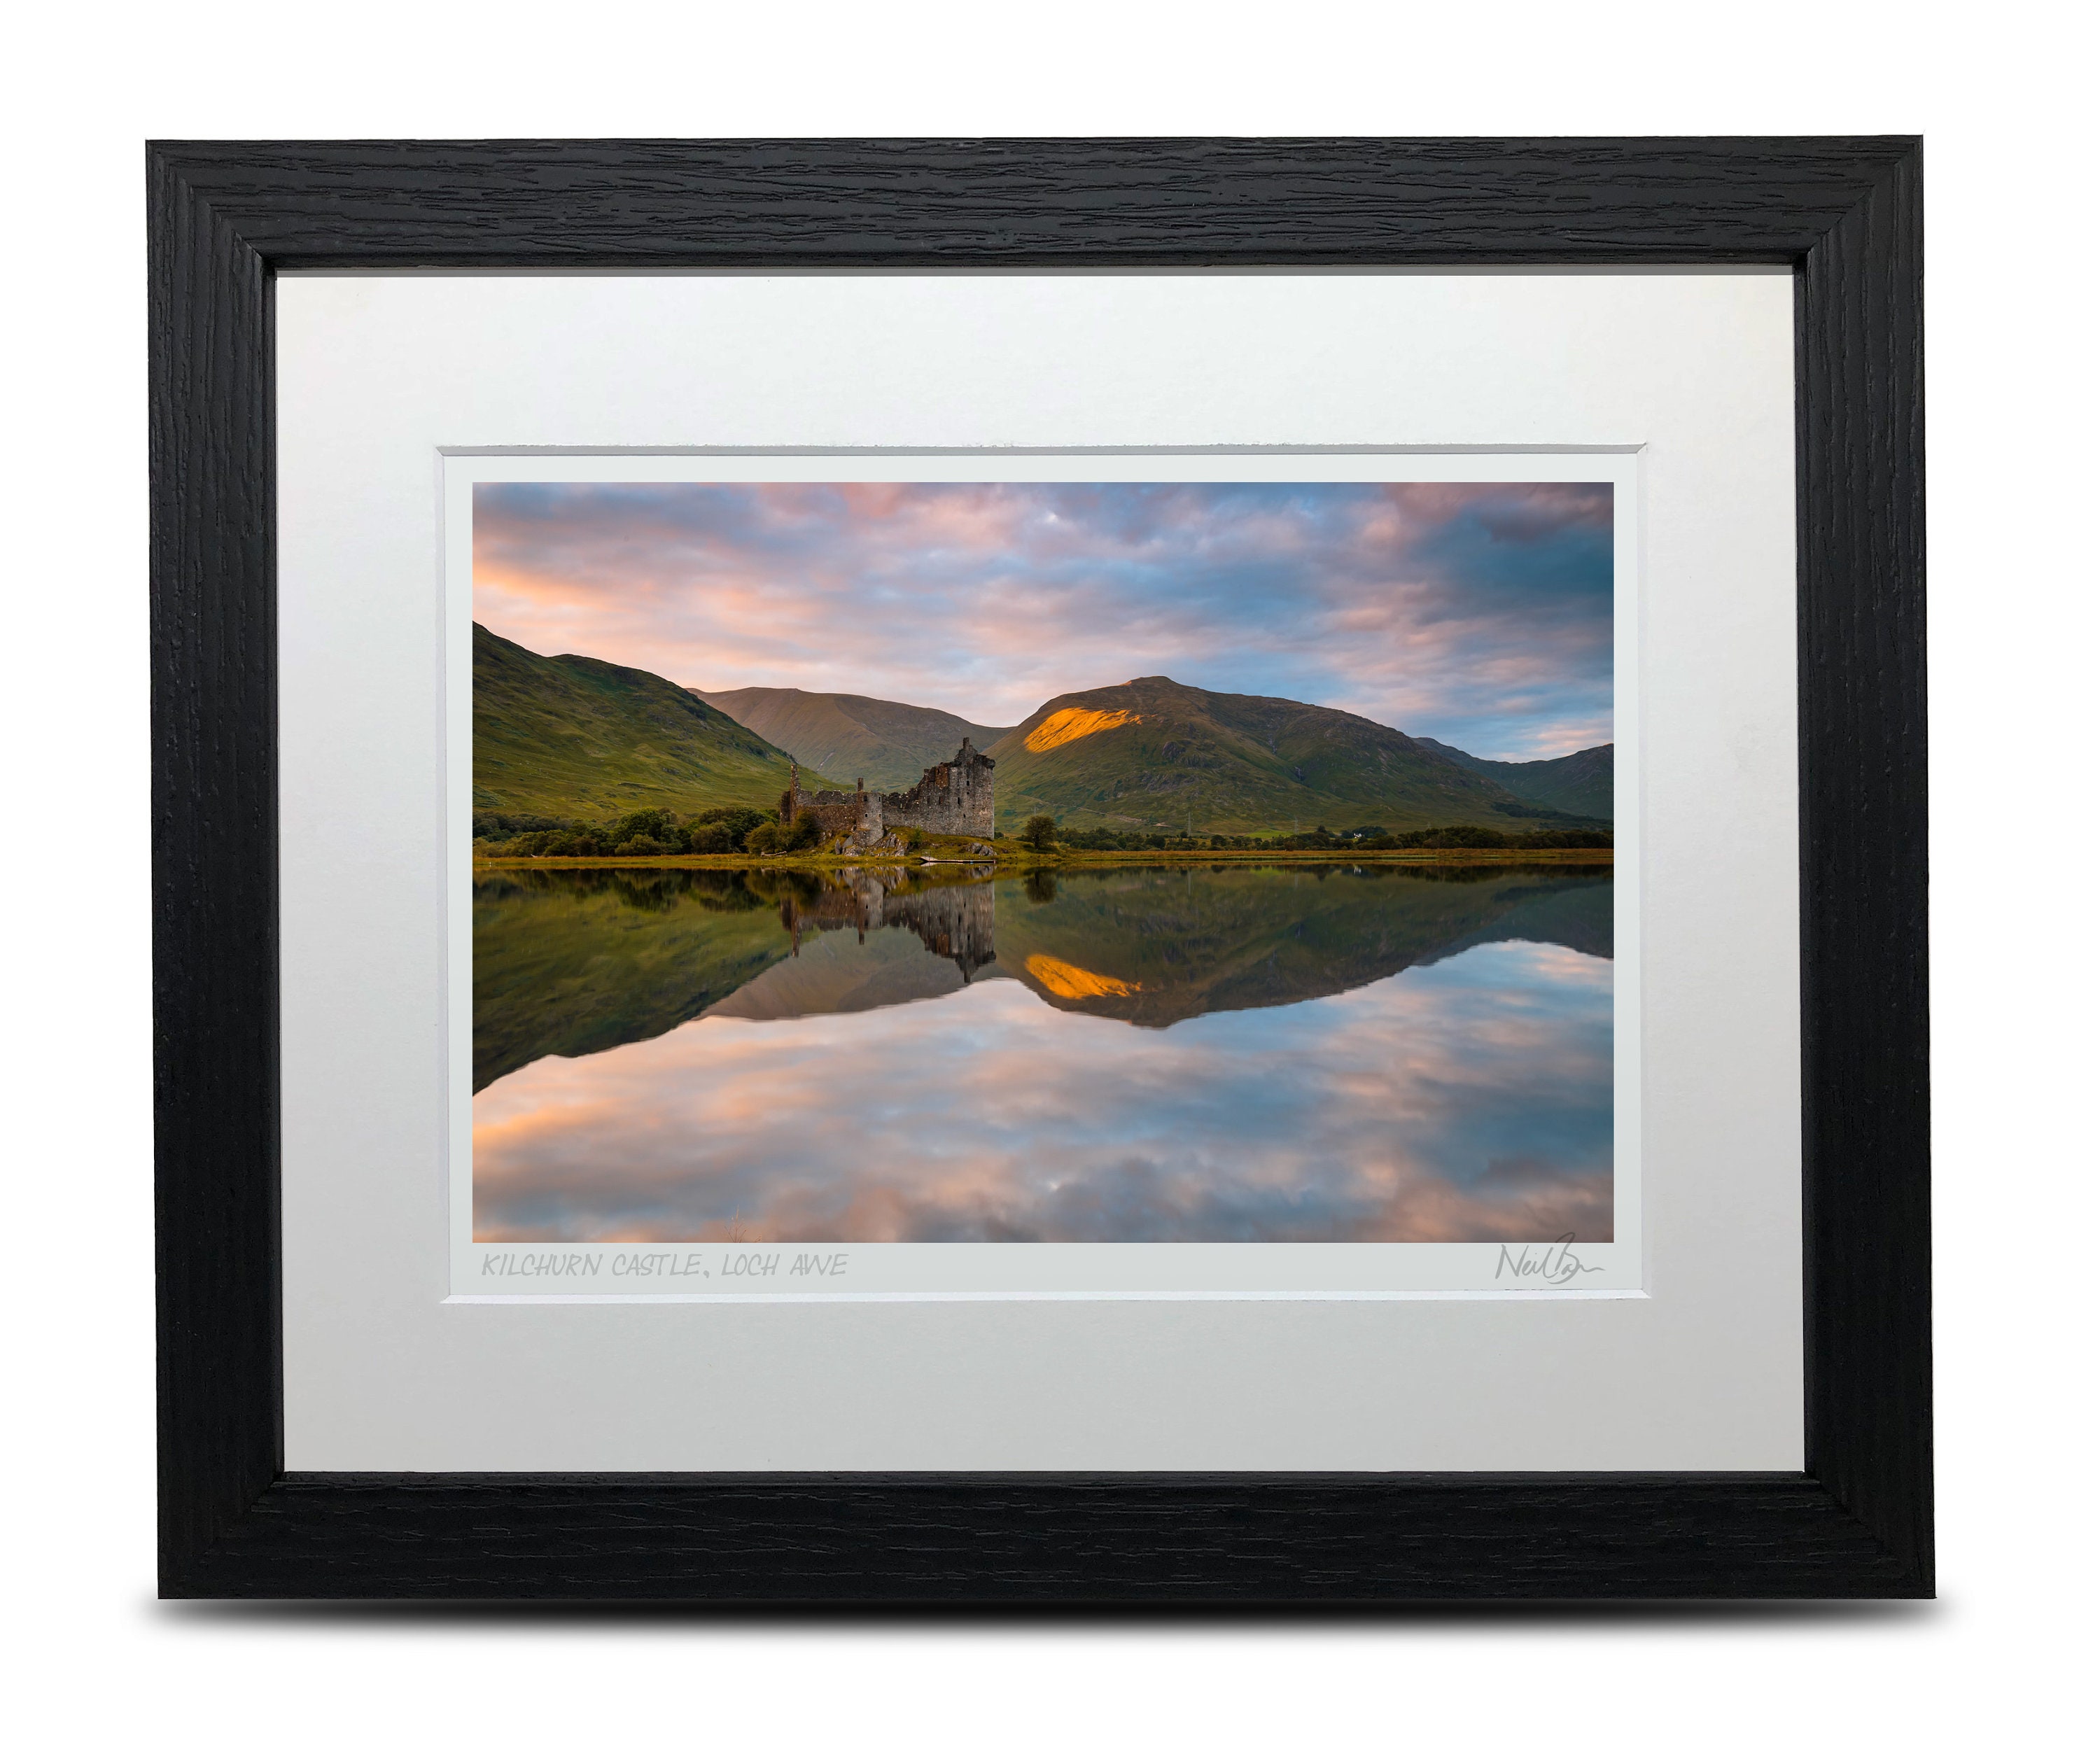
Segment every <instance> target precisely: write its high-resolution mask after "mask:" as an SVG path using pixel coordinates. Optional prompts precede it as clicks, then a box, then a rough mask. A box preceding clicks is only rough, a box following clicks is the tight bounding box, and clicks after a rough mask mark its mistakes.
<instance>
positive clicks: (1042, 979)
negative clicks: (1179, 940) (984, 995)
mask: <svg viewBox="0 0 2100 1747" xmlns="http://www.w3.org/2000/svg"><path fill="white" fill-rule="evenodd" d="M1065 713H1066V714H1067V715H1072V714H1076V713H1077V712H1074V711H1067V712H1065ZM1024 968H1025V969H1026V971H1027V973H1028V974H1029V975H1030V976H1031V977H1034V978H1035V980H1036V981H1037V982H1039V983H1041V984H1042V985H1043V987H1044V988H1046V989H1048V990H1049V991H1050V992H1051V993H1052V995H1063V996H1064V997H1065V999H1066V1000H1068V1001H1083V1000H1085V999H1087V996H1089V995H1136V994H1139V993H1140V992H1141V991H1142V990H1144V987H1145V985H1144V984H1143V983H1141V982H1123V979H1122V978H1121V977H1101V976H1097V975H1096V974H1095V973H1093V972H1092V971H1083V970H1081V969H1080V968H1079V966H1078V965H1076V964H1066V963H1065V961H1064V960H1062V959H1053V958H1052V957H1051V956H1050V955H1048V953H1044V952H1031V953H1030V954H1029V955H1028V958H1027V961H1026V965H1025V966H1024Z"/></svg>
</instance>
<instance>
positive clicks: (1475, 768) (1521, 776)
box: [1415, 739, 1612, 819]
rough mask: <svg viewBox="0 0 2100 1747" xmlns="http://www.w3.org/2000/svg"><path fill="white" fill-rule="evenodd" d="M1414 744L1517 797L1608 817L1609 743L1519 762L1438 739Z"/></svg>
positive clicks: (1588, 815)
mask: <svg viewBox="0 0 2100 1747" xmlns="http://www.w3.org/2000/svg"><path fill="white" fill-rule="evenodd" d="M1415 744H1416V745H1418V746H1426V747H1427V748H1430V749H1431V750H1432V752H1437V753H1439V754H1440V755H1441V756H1442V757H1445V758H1448V759H1449V760H1450V761H1451V762H1452V763H1453V764H1454V765H1458V768H1459V769H1460V770H1470V771H1471V772H1472V773H1473V774H1474V775H1476V776H1484V777H1485V778H1486V779H1488V780H1489V782H1491V783H1501V784H1502V787H1504V788H1506V789H1507V790H1508V791H1509V792H1511V794H1512V795H1515V796H1516V797H1517V799H1518V800H1520V801H1530V802H1532V803H1533V805H1537V806H1542V807H1551V808H1553V809H1554V810H1555V811H1557V812H1561V813H1573V814H1580V815H1581V816H1582V817H1583V818H1593V819H1608V818H1611V816H1612V748H1610V747H1609V746H1608V745H1607V746H1590V747H1585V748H1583V749H1582V751H1581V752H1570V753H1568V756H1567V757H1564V758H1533V759H1527V760H1525V761H1522V762H1520V763H1519V762H1505V761H1502V760H1499V759H1493V758H1476V757H1474V756H1473V755H1472V754H1471V752H1460V751H1459V750H1458V748H1457V747H1455V746H1446V745H1445V743H1443V742H1442V741H1441V740H1431V739H1417V740H1416V741H1415Z"/></svg>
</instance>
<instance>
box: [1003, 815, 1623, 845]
mask: <svg viewBox="0 0 2100 1747" xmlns="http://www.w3.org/2000/svg"><path fill="white" fill-rule="evenodd" d="M1021 836H1022V839H1023V840H1024V841H1026V842H1027V843H1028V845H1029V847H1030V848H1031V849H1043V850H1048V849H1050V848H1052V846H1053V845H1063V846H1064V847H1065V848H1066V849H1124V850H1131V849H1237V850H1242V851H1260V850H1268V849H1327V850H1346V849H1362V850H1366V851H1376V850H1379V849H1610V848H1611V847H1612V834H1611V832H1608V831H1496V830H1494V829H1493V828H1492V827H1489V826H1485V825H1436V826H1432V827H1427V828H1425V829H1423V830H1420V831H1398V832H1396V831H1392V830H1390V829H1388V828H1387V827H1385V826H1383V825H1365V826H1361V827H1357V829H1355V830H1353V831H1339V832H1337V831H1330V830H1329V829H1328V828H1327V827H1326V826H1324V825H1320V826H1316V827H1313V829H1312V830H1311V831H1308V832H1291V833H1289V834H1287V835H1285V836H1274V837H1263V836H1226V835H1224V834H1222V833H1219V832H1211V833H1208V834H1201V833H1197V834H1191V833H1179V834H1176V833H1171V832H1132V831H1108V830H1102V829H1096V830H1091V831H1067V830H1065V828H1064V827H1061V826H1059V825H1057V824H1055V823H1053V822H1052V821H1051V820H1049V819H1048V818H1047V817H1046V816H1045V815H1043V814H1037V815H1035V818H1031V819H1030V820H1029V822H1028V823H1027V824H1026V825H1025V826H1023V827H1021Z"/></svg>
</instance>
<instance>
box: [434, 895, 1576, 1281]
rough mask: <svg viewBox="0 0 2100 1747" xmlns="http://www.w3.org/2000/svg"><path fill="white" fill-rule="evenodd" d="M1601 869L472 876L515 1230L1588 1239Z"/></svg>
mask: <svg viewBox="0 0 2100 1747" xmlns="http://www.w3.org/2000/svg"><path fill="white" fill-rule="evenodd" d="M474 1088H475V1091H474V1235H475V1237H477V1238H478V1239H481V1240H483V1241H514V1242H593V1241H598V1242H604V1241H627V1242H641V1241H646V1242H720V1241H731V1242H735V1241H744V1242H825V1241H832V1242H878V1241H898V1242H943V1241H949V1242H958V1241H959V1242H999V1241H1012V1242H1168V1241H1185V1242H1482V1241H1509V1240H1512V1239H1522V1240H1551V1239H1552V1238H1555V1237H1560V1236H1562V1235H1564V1234H1567V1235H1572V1236H1573V1237H1575V1238H1576V1239H1577V1240H1578V1241H1583V1242H1603V1241H1606V1240H1608V1239H1609V1237H1611V1235H1612V876H1611V872H1610V870H1609V869H1608V868H1600V867H1546V866H1535V865H1534V866H1526V867H1480V866H1466V867H1440V866H1420V865H1410V866H1393V865H1390V864H1385V865H1377V864H1365V865H1363V866H1361V867H1352V866H1351V865H1349V864H1347V863H1335V862H1326V863H1318V864H1307V863H1298V864H1291V865H1274V866H1263V865H1248V864H1223V865H1209V864H1202V863H1178V864H1173V865H1160V866H1149V867H1148V866H1131V865H1125V866H1118V867H1098V868H1075V869H1070V870H1059V871H1048V870H1043V871H1037V872H1033V873H1028V874H1003V875H999V876H986V875H984V874H982V873H980V872H978V871H974V870H970V869H964V868H955V867H929V868H924V869H920V870H916V871H911V872H907V871H902V870H899V869H897V868H894V867H892V868H889V869H885V870H882V871H876V870H874V869H867V870H846V871H841V872H839V873H837V874H825V875H815V874H808V873H800V872H788V871H774V870H766V869H753V870H748V871H720V870H701V869H672V868H637V869H634V870H632V871H630V870H627V869H606V868H593V869H584V868H570V869H517V870H505V871H486V872H483V873H482V874H479V875H478V876H476V878H475V881H474Z"/></svg>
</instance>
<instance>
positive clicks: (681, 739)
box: [474, 624, 836, 819]
mask: <svg viewBox="0 0 2100 1747" xmlns="http://www.w3.org/2000/svg"><path fill="white" fill-rule="evenodd" d="M787 772H788V760H787V753H785V752H783V751H782V750H781V749H780V748H779V747H777V746H775V745H773V744H772V743H770V742H769V741H767V740H765V739H763V738H762V737H761V736H760V735H757V734H754V733H752V731H751V730H750V729H748V728H746V727H744V726H743V725H742V724H740V723H739V722H737V721H735V720H734V719H733V718H731V717H730V716H729V715H728V714H727V713H726V712H723V711H721V710H718V709H716V708H713V707H712V706H711V705H709V704H705V703H703V702H702V701H701V700H700V699H698V698H695V697H694V696H693V695H691V694H690V693H689V692H688V691H686V690H685V688H684V687H683V686H674V685H673V684H672V682H670V681H669V680H668V679H662V678H660V677H658V676H657V675H655V674H654V673H644V672H643V671H642V669H641V668H625V667H617V666H615V665H614V664H612V663H611V662H610V661H600V660H596V659H595V658H593V657H592V656H589V655H535V654H533V652H532V651H531V650H529V649H527V648H524V647H523V646H520V645H518V644H517V643H514V642H510V640H509V639H507V638H505V637H498V636H497V635H496V633H494V632H493V631H491V630H489V629H487V627H485V626H483V625H479V624H477V625H476V626H475V627H474V809H475V810H476V811H477V812H479V811H496V812H503V813H516V814H547V815H550V816H553V817H556V818H584V819H605V818H613V817H615V816H617V815H618V814H622V813H630V812H633V811H636V810H638V809H641V808H643V807H668V808H671V809H672V810H673V811H676V812H680V813H691V812H697V811H699V810H703V809H705V808H708V807H712V806H723V805H733V804H741V805H747V806H753V807H757V808H760V809H761V810H764V811H766V812H768V813H770V812H771V811H772V810H773V809H774V807H776V806H777V805H779V799H780V792H781V791H782V790H783V789H784V788H785V787H787ZM811 779H812V780H813V781H826V782H829V781H835V780H836V779H832V778H818V776H817V775H816V774H815V773H814V772H813V773H812V774H811Z"/></svg>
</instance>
